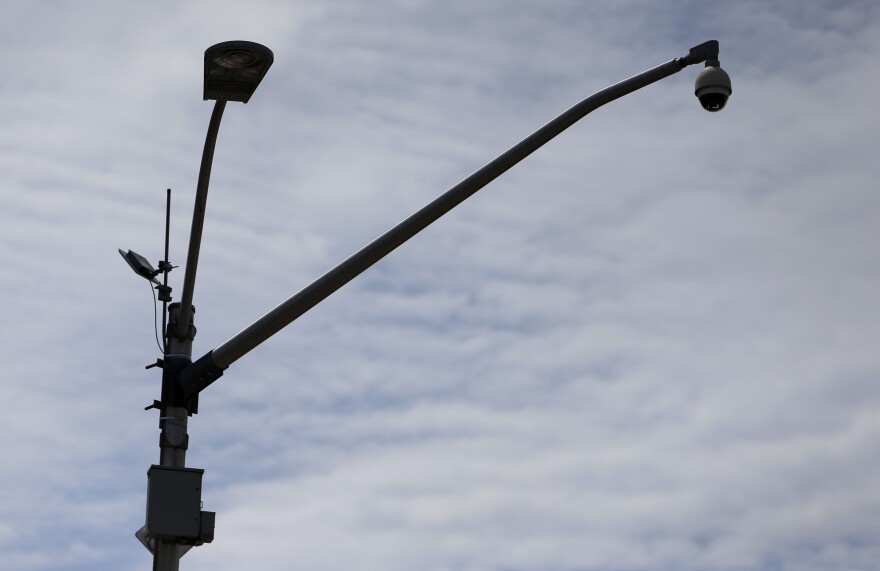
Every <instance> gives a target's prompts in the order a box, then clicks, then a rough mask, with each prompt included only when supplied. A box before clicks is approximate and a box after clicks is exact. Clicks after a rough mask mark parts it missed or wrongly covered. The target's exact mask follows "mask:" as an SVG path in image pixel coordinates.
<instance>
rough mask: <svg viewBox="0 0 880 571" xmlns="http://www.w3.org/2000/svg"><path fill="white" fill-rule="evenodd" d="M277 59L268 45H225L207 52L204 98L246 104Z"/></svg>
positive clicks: (244, 43) (233, 43) (226, 43)
mask: <svg viewBox="0 0 880 571" xmlns="http://www.w3.org/2000/svg"><path fill="white" fill-rule="evenodd" d="M273 61H275V56H274V55H273V54H272V50H270V49H269V48H267V47H266V46H263V45H260V44H257V43H254V42H245V41H232V42H222V43H219V44H216V45H213V46H211V47H210V48H208V49H207V50H205V91H204V99H206V100H207V99H216V100H225V101H241V102H242V103H247V102H248V100H249V99H250V98H251V95H253V94H254V91H255V90H256V89H257V86H258V85H260V81H261V80H262V79H263V76H264V75H266V72H267V71H268V70H269V67H270V66H271V65H272V62H273Z"/></svg>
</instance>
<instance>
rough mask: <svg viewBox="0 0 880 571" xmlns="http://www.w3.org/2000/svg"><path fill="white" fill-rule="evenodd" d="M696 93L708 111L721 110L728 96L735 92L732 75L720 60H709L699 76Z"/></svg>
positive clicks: (695, 88) (695, 87)
mask: <svg viewBox="0 0 880 571" xmlns="http://www.w3.org/2000/svg"><path fill="white" fill-rule="evenodd" d="M694 93H695V94H696V96H697V98H699V100H700V104H701V105H702V106H703V109H705V110H706V111H713V112H714V111H721V110H722V109H724V105H725V104H726V103H727V98H728V97H730V94H731V93H733V89H732V88H731V86H730V76H729V75H727V72H726V71H724V70H723V69H721V65H720V64H719V63H718V60H709V61H707V62H706V67H705V68H704V69H703V71H701V72H700V75H698V76H697V82H696V85H695V86H694Z"/></svg>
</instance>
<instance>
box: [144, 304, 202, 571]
mask: <svg viewBox="0 0 880 571" xmlns="http://www.w3.org/2000/svg"><path fill="white" fill-rule="evenodd" d="M182 315H183V311H181V306H180V305H179V304H177V303H172V304H171V306H170V307H169V324H168V333H170V331H171V330H172V329H175V328H176V330H179V327H176V326H177V325H178V320H179V319H180V318H181V316H182ZM184 330H185V333H184V335H183V338H180V337H177V336H172V335H168V337H167V346H168V352H167V353H166V354H165V364H164V368H163V375H162V408H161V410H160V415H159V430H160V434H159V450H160V453H159V465H161V466H171V467H175V468H184V467H186V450H187V448H188V447H189V435H188V434H187V422H188V420H189V410H188V409H187V408H186V407H185V406H178V405H179V404H181V403H180V399H179V398H175V396H174V394H175V393H178V392H179V391H178V389H177V383H176V377H177V373H178V371H180V370H181V369H182V368H184V367H186V366H188V365H189V363H191V362H192V342H193V338H194V337H195V327H194V326H193V315H192V313H190V317H189V321H188V327H185V328H184ZM166 334H167V333H166ZM183 549H184V547H183V546H181V545H179V544H177V543H175V542H172V541H163V540H156V548H155V551H154V553H153V571H178V569H179V563H180V557H181V555H182V554H183Z"/></svg>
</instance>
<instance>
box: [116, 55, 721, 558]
mask: <svg viewBox="0 0 880 571" xmlns="http://www.w3.org/2000/svg"><path fill="white" fill-rule="evenodd" d="M718 49H719V46H718V42H717V41H715V40H712V41H708V42H705V43H703V44H700V45H698V46H696V47H694V48H691V50H690V51H689V53H688V54H687V55H686V56H684V57H680V58H675V59H672V60H670V61H668V62H666V63H664V64H661V65H659V66H657V67H654V68H652V69H649V70H647V71H644V72H642V73H640V74H638V75H635V76H633V77H631V78H629V79H626V80H624V81H621V82H620V83H617V84H614V85H612V86H611V87H608V88H606V89H603V90H601V91H599V92H597V93H595V94H593V95H591V96H589V97H587V98H586V99H584V100H582V101H581V102H580V103H578V104H576V105H574V106H573V107H571V108H570V109H568V110H567V111H565V112H564V113H562V114H561V115H559V116H558V117H556V118H555V119H553V120H552V121H550V122H549V123H547V124H546V125H544V126H543V127H541V128H540V129H538V130H537V131H535V132H534V133H532V134H531V135H529V136H528V137H526V138H525V139H523V140H522V141H520V142H519V143H517V144H516V145H514V146H513V147H511V148H510V149H509V150H507V151H506V152H504V153H502V154H501V155H499V156H498V157H497V158H496V159H494V160H493V161H491V162H489V163H488V164H486V165H485V166H483V167H482V168H480V169H479V170H477V171H476V172H474V173H473V174H472V175H470V176H469V177H467V178H465V179H464V180H463V181H461V182H460V183H458V184H457V185H455V186H453V187H452V188H451V189H449V190H448V191H446V192H445V193H443V194H442V195H440V196H439V197H438V198H436V199H435V200H433V201H432V202H430V203H429V204H428V205H426V206H425V207H423V208H422V209H421V210H419V211H417V212H416V213H414V214H413V215H411V216H410V217H409V218H407V219H405V220H404V221H403V222H401V223H399V224H398V225H396V226H394V227H393V228H391V229H390V230H388V231H387V232H386V233H384V234H382V235H381V236H379V237H378V238H376V239H375V240H374V241H373V242H371V243H370V244H368V245H366V246H365V247H364V248H362V249H361V250H359V251H358V252H356V253H355V254H353V255H352V256H350V257H349V258H348V259H346V260H345V261H343V262H342V263H340V264H339V265H337V266H336V267H334V268H333V269H331V270H330V271H328V272H327V273H326V274H324V275H323V276H321V277H320V278H318V279H317V280H315V281H314V282H312V283H311V284H310V285H308V286H306V287H305V288H303V289H302V290H301V291H299V292H298V293H296V294H295V295H293V296H291V297H290V298H288V299H287V300H286V301H284V302H283V303H281V304H280V305H278V306H277V307H276V308H274V309H272V310H271V311H269V312H268V313H267V314H266V315H264V316H263V317H261V318H260V319H258V320H256V321H255V322H254V323H252V324H251V325H249V326H248V327H246V328H245V329H244V330H242V331H241V332H240V333H238V334H237V335H235V336H234V337H232V338H231V339H229V340H228V341H226V342H225V343H223V344H222V345H219V346H218V347H216V348H215V349H213V350H212V351H209V352H208V353H207V354H205V355H204V356H203V357H202V358H200V359H199V360H197V361H196V362H195V363H193V362H192V342H193V339H194V337H195V326H194V313H195V308H194V307H193V306H192V298H193V291H194V286H195V276H196V269H197V267H198V256H199V248H200V244H201V237H202V228H203V225H204V218H205V206H206V203H207V196H208V182H209V179H210V173H211V164H212V162H213V156H214V147H215V144H216V140H217V133H218V130H219V126H220V120H221V118H222V116H223V111H224V109H225V106H226V101H241V102H244V103H247V101H248V100H249V99H250V96H251V95H252V94H253V91H254V90H255V89H256V87H257V85H259V82H260V80H262V78H263V76H264V75H265V73H266V71H267V70H268V68H269V66H271V65H272V62H273V55H272V52H271V51H270V50H268V49H267V48H265V47H264V46H261V45H259V44H254V43H252V42H224V43H222V44H217V45H215V46H212V47H211V48H209V49H208V50H207V51H206V52H205V92H204V97H205V99H215V100H217V102H216V104H215V106H214V111H213V113H212V115H211V121H210V123H209V126H208V134H207V137H206V140H205V148H204V152H203V154H202V163H201V168H200V171H199V181H198V186H197V189H196V198H195V207H194V210H193V221H192V229H191V232H190V242H189V250H188V252H187V262H186V270H185V275H184V284H183V291H182V294H181V302H180V303H172V304H171V305H170V306H169V307H168V326H167V328H166V331H165V336H166V340H167V343H166V352H165V355H164V360H160V361H159V363H160V364H161V365H162V367H163V374H162V397H161V399H162V400H161V401H156V402H155V403H154V407H156V408H159V409H160V422H159V426H160V430H161V434H160V450H161V453H160V464H159V465H158V466H155V465H154V466H152V467H151V469H150V472H148V478H149V480H148V481H149V485H148V492H147V523H146V525H145V526H144V527H143V528H141V530H139V531H138V533H137V536H138V538H139V539H141V541H142V542H143V543H144V545H146V546H147V547H148V549H150V550H151V551H152V552H153V553H154V559H153V569H154V571H177V569H178V566H179V559H180V557H181V555H182V554H183V553H185V551H186V550H187V549H189V547H190V546H193V545H201V544H202V543H204V542H209V541H211V540H213V521H214V514H213V513H212V512H203V511H200V507H201V506H200V504H201V495H200V494H201V474H202V471H201V470H197V469H192V468H186V467H185V464H186V462H185V460H186V450H187V447H188V444H189V437H188V435H187V421H188V417H189V416H191V415H192V414H195V413H196V412H198V396H199V393H200V392H201V391H202V390H204V389H205V388H206V387H208V386H209V385H210V384H211V383H213V382H214V381H216V380H217V379H218V378H219V377H220V376H222V375H223V372H224V371H225V369H226V368H228V367H229V366H230V365H231V364H232V363H234V362H235V361H237V360H238V359H240V358H241V357H243V356H244V355H245V354H247V353H248V352H250V351H251V350H253V349H254V348H255V347H257V346H258V345H260V344H261V343H262V342H264V341H265V340H267V339H268V338H269V337H271V336H272V335H274V334H275V333H277V332H279V331H280V330H281V329H283V328H284V327H286V326H287V325H289V324H290V323H292V322H293V321H294V320H296V319H297V318H298V317H300V316H301V315H303V314H304V313H306V312H307V311H309V310H310V309H311V308H313V307H314V306H316V305H317V304H318V303H320V302H321V301H323V300H324V299H326V298H327V297H328V296H330V295H331V294H332V293H333V292H335V291H337V290H338V289H340V288H341V287H343V286H344V285H345V284H347V283H348V282H350V281H351V280H353V279H354V278H355V277H357V276H358V275H360V274H361V273H362V272H363V271H365V270H366V269H367V268H369V267H371V266H372V265H373V264H375V263H376V262H378V261H379V260H381V259H382V258H384V257H385V256H386V255H388V254H389V253H391V252H392V251H394V250H395V249H396V248H398V247H399V246H401V245H402V244H404V243H405V242H406V241H407V240H409V239H410V238H412V237H413V236H415V235H416V234H418V233H419V232H421V231H422V230H424V229H425V228H427V227H428V226H429V225H430V224H432V223H433V222H435V221H436V220H438V219H439V218H440V217H442V216H443V215H444V214H446V213H447V212H449V211H450V210H452V209H453V208H455V207H456V206H458V205H459V204H461V203H462V202H464V201H465V200H466V199H467V198H469V197H470V196H472V195H473V194H475V193H476V192H477V191H479V190H480V189H481V188H483V187H485V186H486V185H487V184H489V183H490V182H492V181H493V180H495V179H496V178H498V177H499V176H501V175H502V174H504V173H505V172H507V170H509V169H510V168H512V167H513V166H514V165H516V164H517V163H519V162H520V161H522V160H523V159H525V158H526V157H528V156H529V155H531V154H532V153H533V152H535V151H536V150H538V149H539V148H540V147H542V146H543V145H545V144H546V143H547V142H549V141H550V140H551V139H553V138H554V137H556V136H557V135H559V134H560V133H562V132H563V131H564V130H566V129H567V128H569V127H570V126H572V125H573V124H575V123H576V122H577V121H579V120H580V119H582V118H583V117H585V116H586V115H587V114H588V113H590V112H592V111H594V110H596V109H598V108H599V107H601V106H603V105H605V104H607V103H610V102H611V101H614V100H616V99H618V98H620V97H623V96H624V95H627V94H629V93H632V92H633V91H636V90H638V89H641V88H642V87H645V86H647V85H650V84H652V83H654V82H657V81H659V80H661V79H663V78H665V77H669V76H670V75H673V74H675V73H677V72H679V71H681V70H682V69H683V68H685V67H687V66H689V65H693V64H698V63H702V62H706V68H705V69H704V70H703V72H702V73H701V74H700V76H699V78H698V79H697V82H696V88H695V94H696V95H697V97H698V98H699V99H700V103H701V104H702V105H703V107H704V108H705V109H707V110H709V111H718V110H720V109H721V108H723V107H724V105H725V104H726V102H727V99H728V97H729V96H730V94H731V92H732V90H731V85H730V78H729V77H728V76H727V74H726V73H725V72H724V71H723V70H722V69H721V67H720V64H719V63H718ZM120 254H122V255H123V257H124V258H125V259H126V261H127V262H128V263H129V265H131V267H132V269H133V270H134V271H135V272H137V273H138V274H139V275H141V276H143V277H146V278H147V279H154V278H155V275H156V274H158V273H159V272H158V271H156V270H153V269H152V267H151V266H149V263H148V262H147V261H146V260H145V259H143V258H142V257H141V256H139V255H137V254H134V253H133V252H131V251H129V252H128V253H127V254H126V253H123V252H122V250H120ZM167 257H168V254H167V251H166V258H167ZM163 263H164V264H165V266H164V267H165V271H166V274H167V271H169V270H170V267H171V266H170V264H169V263H168V261H167V259H166V260H164V261H163ZM167 291H168V292H170V289H169V290H167ZM166 295H167V292H166ZM169 297H170V296H169ZM148 408H153V407H148ZM178 504H181V505H178ZM182 504H186V505H182Z"/></svg>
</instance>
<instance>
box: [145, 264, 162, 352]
mask: <svg viewBox="0 0 880 571" xmlns="http://www.w3.org/2000/svg"><path fill="white" fill-rule="evenodd" d="M147 284H148V285H149V286H150V291H151V292H152V295H151V297H152V298H153V330H154V331H155V333H156V345H158V346H159V351H160V352H161V353H162V354H163V355H164V354H165V348H164V347H162V343H161V342H160V341H159V300H158V299H156V290H155V289H153V284H152V282H150V281H149V280H147Z"/></svg>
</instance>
